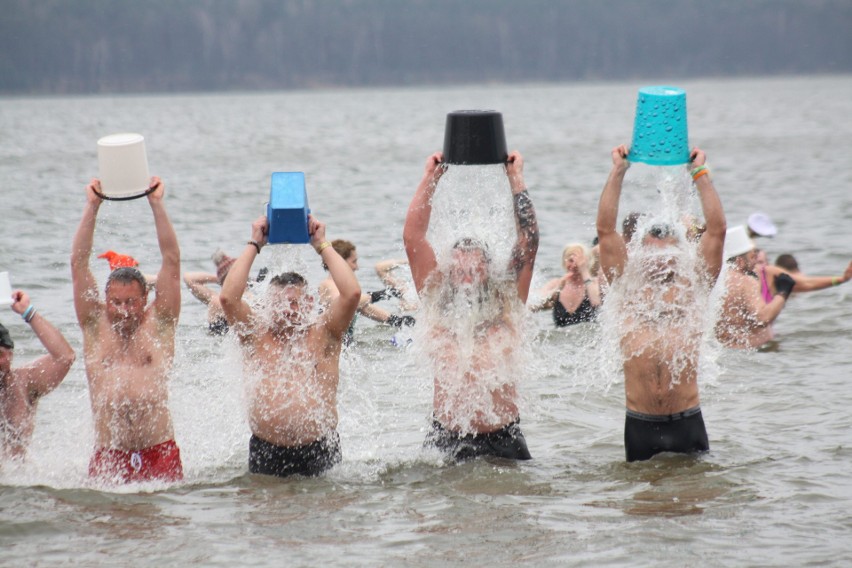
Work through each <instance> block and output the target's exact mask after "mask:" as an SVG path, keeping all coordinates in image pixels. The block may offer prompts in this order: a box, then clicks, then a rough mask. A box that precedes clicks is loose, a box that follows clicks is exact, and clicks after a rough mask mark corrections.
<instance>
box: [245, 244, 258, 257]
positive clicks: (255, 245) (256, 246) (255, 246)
mask: <svg viewBox="0 0 852 568" xmlns="http://www.w3.org/2000/svg"><path fill="white" fill-rule="evenodd" d="M246 244H247V245H254V248H256V249H257V254H260V244H258V242H257V241H248V242H247V243H246Z"/></svg>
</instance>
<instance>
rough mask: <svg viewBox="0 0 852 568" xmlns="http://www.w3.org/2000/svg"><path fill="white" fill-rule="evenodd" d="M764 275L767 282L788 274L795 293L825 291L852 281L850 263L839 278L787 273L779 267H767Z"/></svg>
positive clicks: (851, 264) (851, 265)
mask: <svg viewBox="0 0 852 568" xmlns="http://www.w3.org/2000/svg"><path fill="white" fill-rule="evenodd" d="M766 274H767V276H769V282H770V283H772V279H773V278H774V277H775V276H778V275H779V274H789V275H790V277H791V278H792V279H793V281H795V283H796V292H816V291H817V290H825V289H826V288H831V287H832V286H840V285H841V284H843V283H844V282H849V280H850V279H852V262H850V263H849V265H848V266H847V267H846V270H844V271H843V274H842V275H840V276H809V275H807V274H802V273H801V272H787V271H786V270H784V269H783V268H781V267H780V266H775V265H771V266H767V267H766Z"/></svg>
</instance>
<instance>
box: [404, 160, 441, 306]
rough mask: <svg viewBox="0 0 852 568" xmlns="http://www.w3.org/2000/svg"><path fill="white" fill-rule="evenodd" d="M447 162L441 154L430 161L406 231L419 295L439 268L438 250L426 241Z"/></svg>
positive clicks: (408, 215) (406, 242)
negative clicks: (436, 189) (436, 252)
mask: <svg viewBox="0 0 852 568" xmlns="http://www.w3.org/2000/svg"><path fill="white" fill-rule="evenodd" d="M443 160H444V155H443V154H442V153H441V152H435V153H434V154H432V155H431V156H429V159H428V160H426V168H425V171H424V172H423V179H421V180H420V184H419V185H418V186H417V190H416V191H415V192H414V197H413V198H412V199H411V204H410V205H409V206H408V214H406V216H405V227H404V228H403V231H402V240H403V242H404V243H405V253H406V254H407V255H408V263H409V266H410V267H411V276H412V278H413V279H414V287H415V288H417V292H418V293H420V292H421V291H422V290H423V288H424V286H425V285H426V281H427V279H428V278H429V276H430V275H431V274H432V271H433V270H435V268H436V267H437V265H438V262H437V260H436V259H435V251H434V250H433V249H432V245H430V244H429V241H427V240H426V231H428V230H429V219H430V218H431V216H432V196H433V195H434V194H435V188H437V187H438V180H440V179H441V176H442V175H444V171H445V169H446V166H445V165H444V163H443Z"/></svg>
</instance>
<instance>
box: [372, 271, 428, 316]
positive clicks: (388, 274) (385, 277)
mask: <svg viewBox="0 0 852 568" xmlns="http://www.w3.org/2000/svg"><path fill="white" fill-rule="evenodd" d="M403 266H406V267H407V266H408V259H407V258H389V259H387V260H381V261H379V262H377V263H376V266H375V268H376V275H377V276H378V277H379V280H381V281H382V284H384V285H385V289H384V290H381V291H379V292H372V294H371V295H372V296H373V301H374V302H377V301H379V300H387V299H390V298H399V308H400V309H401V310H402V311H404V312H414V311H417V309H419V308H420V302H419V301H418V300H417V297H416V292H413V293H414V294H415V297H413V298H412V297H410V296H409V286H408V284H407V283H406V281H405V280H404V279H402V278H399V277H398V276H397V275H395V274H394V273H395V272H396V271H397V269H400V268H402V267H403ZM406 272H408V273H409V274H411V271H410V270H408V269H406Z"/></svg>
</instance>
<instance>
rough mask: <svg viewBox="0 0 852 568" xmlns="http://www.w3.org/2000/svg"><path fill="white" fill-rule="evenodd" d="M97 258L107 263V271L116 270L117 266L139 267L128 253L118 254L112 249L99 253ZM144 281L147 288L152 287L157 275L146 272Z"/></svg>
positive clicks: (137, 262)
mask: <svg viewBox="0 0 852 568" xmlns="http://www.w3.org/2000/svg"><path fill="white" fill-rule="evenodd" d="M98 258H102V259H104V260H106V261H107V262H108V263H109V271H110V272H112V271H113V270H118V269H119V268H139V261H137V260H136V259H135V258H133V257H132V256H130V255H129V254H120V253H117V252H115V251H114V250H108V251H106V252H105V253H103V254H99V255H98ZM145 282H146V283H147V285H148V289H149V290H150V289H151V288H153V287H154V285H155V284H156V283H157V275H156V274H146V275H145Z"/></svg>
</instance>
